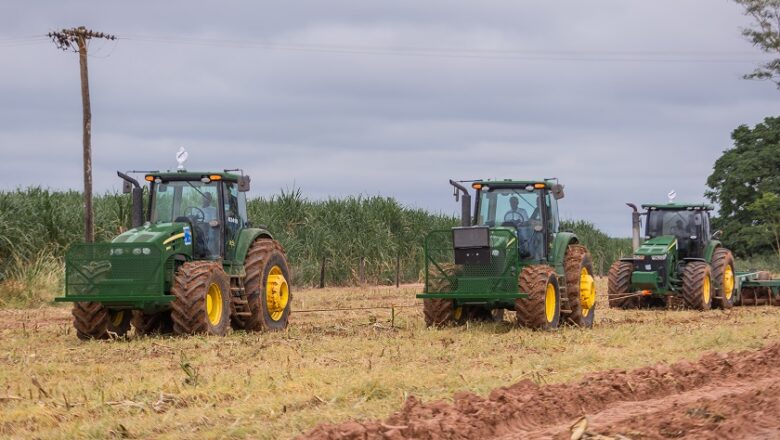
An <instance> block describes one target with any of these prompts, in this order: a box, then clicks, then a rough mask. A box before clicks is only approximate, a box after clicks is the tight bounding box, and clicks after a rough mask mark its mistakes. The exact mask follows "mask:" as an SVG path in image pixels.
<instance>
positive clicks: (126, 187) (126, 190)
mask: <svg viewBox="0 0 780 440" xmlns="http://www.w3.org/2000/svg"><path fill="white" fill-rule="evenodd" d="M131 192H133V184H132V183H130V182H128V181H127V180H124V179H123V180H122V194H130V193H131Z"/></svg>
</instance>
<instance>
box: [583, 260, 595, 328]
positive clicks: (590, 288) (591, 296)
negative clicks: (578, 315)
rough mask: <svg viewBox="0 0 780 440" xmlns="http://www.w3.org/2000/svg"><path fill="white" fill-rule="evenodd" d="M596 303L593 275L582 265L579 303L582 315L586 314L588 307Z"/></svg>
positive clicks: (588, 311) (590, 307)
mask: <svg viewBox="0 0 780 440" xmlns="http://www.w3.org/2000/svg"><path fill="white" fill-rule="evenodd" d="M595 304H596V283H595V282H594V281H593V277H592V276H591V275H590V274H589V273H588V269H587V268H585V267H583V268H582V271H581V272H580V305H581V306H582V316H588V313H590V309H592V308H593V305H595Z"/></svg>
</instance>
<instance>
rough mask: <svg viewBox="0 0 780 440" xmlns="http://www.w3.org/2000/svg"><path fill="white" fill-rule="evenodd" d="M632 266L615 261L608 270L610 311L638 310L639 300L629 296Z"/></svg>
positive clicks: (630, 293)
mask: <svg viewBox="0 0 780 440" xmlns="http://www.w3.org/2000/svg"><path fill="white" fill-rule="evenodd" d="M633 272H634V265H633V264H632V263H629V262H628V261H615V262H614V263H612V267H610V268H609V275H608V287H607V297H608V298H609V307H610V308H612V309H638V308H639V305H640V301H641V299H640V298H639V297H638V296H631V295H632V293H633V292H631V291H630V290H631V274H632V273H633Z"/></svg>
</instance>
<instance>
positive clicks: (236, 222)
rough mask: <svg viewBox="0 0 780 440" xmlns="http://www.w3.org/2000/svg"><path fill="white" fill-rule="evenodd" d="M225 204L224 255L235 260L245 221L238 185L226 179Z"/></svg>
mask: <svg viewBox="0 0 780 440" xmlns="http://www.w3.org/2000/svg"><path fill="white" fill-rule="evenodd" d="M222 188H223V195H222V200H223V206H224V210H223V212H224V219H225V220H224V225H225V227H224V228H223V233H224V243H225V246H224V256H225V261H234V260H235V257H236V246H237V245H238V235H239V234H240V233H241V228H242V227H243V221H242V216H241V212H240V209H239V206H240V205H239V200H238V198H239V192H238V185H236V184H235V183H233V182H228V181H224V182H223V185H222ZM242 195H243V194H242Z"/></svg>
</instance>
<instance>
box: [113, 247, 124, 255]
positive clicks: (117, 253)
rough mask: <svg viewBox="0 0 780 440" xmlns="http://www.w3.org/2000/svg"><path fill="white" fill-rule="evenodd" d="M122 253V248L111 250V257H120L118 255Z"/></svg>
mask: <svg viewBox="0 0 780 440" xmlns="http://www.w3.org/2000/svg"><path fill="white" fill-rule="evenodd" d="M123 253H125V251H124V249H122V248H114V249H111V255H116V256H120V255H122V254H123Z"/></svg>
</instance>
